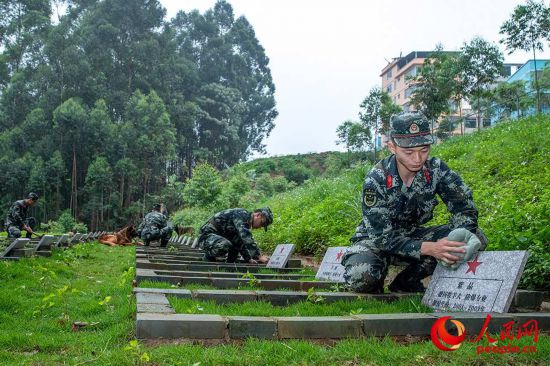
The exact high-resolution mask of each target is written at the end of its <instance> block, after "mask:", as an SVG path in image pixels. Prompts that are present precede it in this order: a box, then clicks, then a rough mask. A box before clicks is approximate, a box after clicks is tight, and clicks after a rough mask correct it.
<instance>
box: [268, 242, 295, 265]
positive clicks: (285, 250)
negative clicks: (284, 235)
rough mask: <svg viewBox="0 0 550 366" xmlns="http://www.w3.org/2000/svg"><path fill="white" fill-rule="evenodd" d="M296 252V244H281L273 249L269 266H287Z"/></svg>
mask: <svg viewBox="0 0 550 366" xmlns="http://www.w3.org/2000/svg"><path fill="white" fill-rule="evenodd" d="M293 252H294V244H279V245H277V247H276V248H275V250H274V251H273V254H272V255H271V258H269V262H267V265H266V267H267V268H285V267H286V263H287V262H288V260H289V258H290V256H291V255H292V253H293Z"/></svg>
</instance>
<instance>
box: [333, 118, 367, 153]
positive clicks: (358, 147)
mask: <svg viewBox="0 0 550 366" xmlns="http://www.w3.org/2000/svg"><path fill="white" fill-rule="evenodd" d="M336 134H337V135H338V140H337V141H336V143H337V144H338V145H345V146H346V148H347V149H348V151H365V150H366V149H368V148H369V147H371V146H372V145H373V144H372V134H371V131H370V129H368V128H365V125H363V124H362V123H359V122H353V121H350V120H348V121H345V122H343V123H342V124H341V125H340V126H338V128H337V129H336Z"/></svg>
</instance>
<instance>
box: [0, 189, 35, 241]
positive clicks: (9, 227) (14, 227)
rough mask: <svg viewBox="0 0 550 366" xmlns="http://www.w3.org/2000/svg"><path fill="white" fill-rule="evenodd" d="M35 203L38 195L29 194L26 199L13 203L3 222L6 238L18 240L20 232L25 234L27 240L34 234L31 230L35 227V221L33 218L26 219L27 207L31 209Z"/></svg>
mask: <svg viewBox="0 0 550 366" xmlns="http://www.w3.org/2000/svg"><path fill="white" fill-rule="evenodd" d="M36 201H38V195H37V194H36V193H34V192H31V193H29V195H28V196H27V198H26V199H24V200H18V201H15V202H14V203H13V205H12V206H11V208H10V211H9V212H8V216H7V217H6V221H5V225H6V231H7V232H8V238H20V237H21V230H25V231H26V232H27V233H26V234H25V236H26V237H27V238H30V237H31V235H32V234H33V233H34V232H33V228H34V226H35V225H36V220H35V219H34V217H27V210H28V209H29V207H33V206H34V205H35V204H36Z"/></svg>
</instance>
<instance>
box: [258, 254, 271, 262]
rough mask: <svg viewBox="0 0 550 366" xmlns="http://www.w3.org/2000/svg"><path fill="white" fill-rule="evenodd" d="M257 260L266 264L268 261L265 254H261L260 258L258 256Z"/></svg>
mask: <svg viewBox="0 0 550 366" xmlns="http://www.w3.org/2000/svg"><path fill="white" fill-rule="evenodd" d="M258 262H259V263H262V264H266V263H267V262H269V258H268V257H267V256H265V255H262V256H260V258H258Z"/></svg>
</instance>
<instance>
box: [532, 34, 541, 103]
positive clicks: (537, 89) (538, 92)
mask: <svg viewBox="0 0 550 366" xmlns="http://www.w3.org/2000/svg"><path fill="white" fill-rule="evenodd" d="M532 44H534V43H532ZM533 63H534V64H535V91H536V92H537V114H540V88H539V76H538V73H537V57H536V55H535V47H533Z"/></svg>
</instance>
